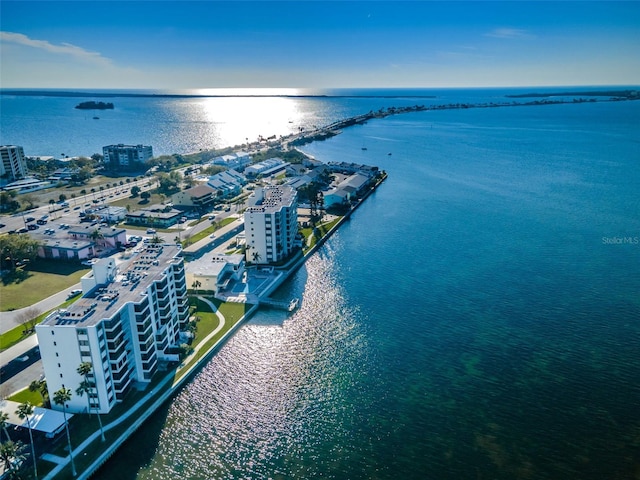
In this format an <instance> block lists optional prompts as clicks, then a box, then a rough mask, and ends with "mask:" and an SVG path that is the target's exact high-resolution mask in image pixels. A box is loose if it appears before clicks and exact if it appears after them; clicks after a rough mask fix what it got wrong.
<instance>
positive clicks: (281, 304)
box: [260, 298, 300, 312]
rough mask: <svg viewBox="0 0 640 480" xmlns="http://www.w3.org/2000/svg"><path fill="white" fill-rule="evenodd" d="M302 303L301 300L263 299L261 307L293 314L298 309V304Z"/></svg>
mask: <svg viewBox="0 0 640 480" xmlns="http://www.w3.org/2000/svg"><path fill="white" fill-rule="evenodd" d="M299 303H300V299H298V298H294V299H293V300H289V301H286V300H274V299H272V298H261V299H260V305H264V306H266V307H271V308H277V309H278V310H285V311H287V312H293V311H294V310H295V309H296V308H298V304H299Z"/></svg>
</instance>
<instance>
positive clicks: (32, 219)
mask: <svg viewBox="0 0 640 480" xmlns="http://www.w3.org/2000/svg"><path fill="white" fill-rule="evenodd" d="M25 220H26V221H27V222H33V221H34V220H35V218H33V217H27V218H26V219H25Z"/></svg>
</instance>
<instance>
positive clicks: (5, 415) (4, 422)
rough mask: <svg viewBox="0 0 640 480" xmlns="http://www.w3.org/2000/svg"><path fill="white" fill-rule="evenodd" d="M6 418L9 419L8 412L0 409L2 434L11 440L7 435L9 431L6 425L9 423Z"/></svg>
mask: <svg viewBox="0 0 640 480" xmlns="http://www.w3.org/2000/svg"><path fill="white" fill-rule="evenodd" d="M7 420H9V414H8V413H5V412H2V411H0V428H1V429H2V431H3V432H4V434H5V435H6V436H7V440H8V441H11V437H10V436H9V431H8V430H7V425H8V424H9V422H7Z"/></svg>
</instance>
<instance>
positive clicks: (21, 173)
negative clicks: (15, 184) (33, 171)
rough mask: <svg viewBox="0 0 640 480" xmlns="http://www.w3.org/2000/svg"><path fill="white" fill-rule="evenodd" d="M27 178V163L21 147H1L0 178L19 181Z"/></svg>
mask: <svg viewBox="0 0 640 480" xmlns="http://www.w3.org/2000/svg"><path fill="white" fill-rule="evenodd" d="M26 176H27V161H26V160H25V158H24V150H23V148H22V147H21V146H19V145H2V146H0V177H2V178H5V177H6V178H7V179H9V180H18V179H21V178H25V177H26Z"/></svg>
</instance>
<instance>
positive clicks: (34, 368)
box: [0, 360, 44, 398]
mask: <svg viewBox="0 0 640 480" xmlns="http://www.w3.org/2000/svg"><path fill="white" fill-rule="evenodd" d="M43 377H44V367H43V366H42V360H38V361H37V362H35V363H34V364H32V365H30V366H29V367H27V368H25V369H24V370H22V371H21V372H20V373H18V374H17V375H14V376H13V377H12V378H10V379H8V380H7V381H6V382H4V381H3V383H1V384H0V398H7V397H9V396H10V395H13V394H14V393H16V392H19V391H20V390H23V389H25V388H27V387H28V386H29V385H30V384H31V382H33V381H34V380H40V379H41V378H43Z"/></svg>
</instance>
